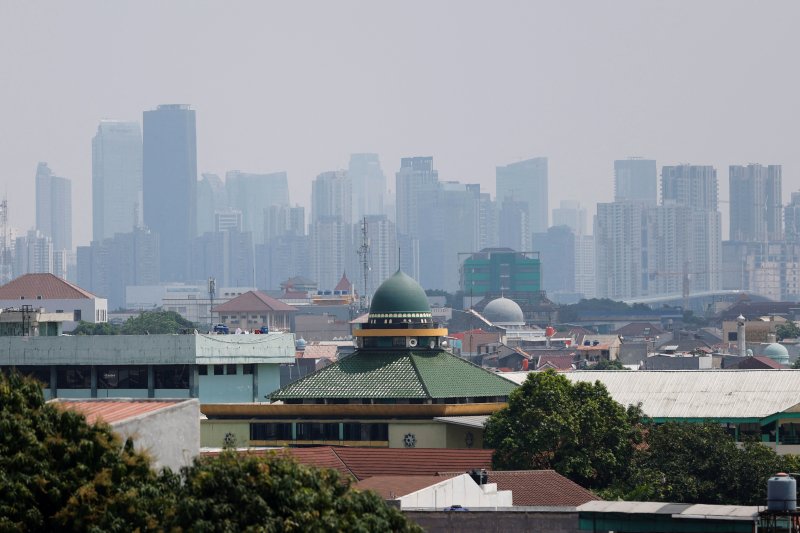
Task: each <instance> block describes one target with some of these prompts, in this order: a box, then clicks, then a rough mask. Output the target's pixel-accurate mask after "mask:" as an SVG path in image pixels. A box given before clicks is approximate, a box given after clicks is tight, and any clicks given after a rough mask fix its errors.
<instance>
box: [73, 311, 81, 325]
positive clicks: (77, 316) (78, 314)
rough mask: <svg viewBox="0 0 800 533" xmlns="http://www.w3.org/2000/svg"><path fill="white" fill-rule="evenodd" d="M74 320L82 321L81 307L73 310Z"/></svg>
mask: <svg viewBox="0 0 800 533" xmlns="http://www.w3.org/2000/svg"><path fill="white" fill-rule="evenodd" d="M72 321H73V322H80V321H81V310H80V309H75V310H74V311H73V312H72Z"/></svg>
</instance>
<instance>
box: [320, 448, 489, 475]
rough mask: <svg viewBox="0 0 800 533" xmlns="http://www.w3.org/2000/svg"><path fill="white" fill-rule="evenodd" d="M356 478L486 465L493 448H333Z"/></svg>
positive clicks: (417, 473)
mask: <svg viewBox="0 0 800 533" xmlns="http://www.w3.org/2000/svg"><path fill="white" fill-rule="evenodd" d="M334 450H335V452H336V455H338V456H339V458H340V459H341V460H342V462H344V464H346V465H347V467H348V468H349V469H350V471H351V472H353V475H354V476H355V477H356V479H359V480H361V479H366V478H368V477H372V476H378V475H403V476H432V475H434V474H436V473H438V472H453V471H458V470H463V471H466V470H471V469H473V468H490V467H491V464H492V452H493V450H448V449H443V448H334Z"/></svg>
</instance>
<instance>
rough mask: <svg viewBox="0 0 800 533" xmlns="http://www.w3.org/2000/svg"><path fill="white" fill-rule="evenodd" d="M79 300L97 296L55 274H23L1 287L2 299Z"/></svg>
mask: <svg viewBox="0 0 800 533" xmlns="http://www.w3.org/2000/svg"><path fill="white" fill-rule="evenodd" d="M40 296H41V299H42V300H78V299H94V298H96V296H95V295H94V294H92V293H90V292H89V291H85V290H83V289H81V288H80V287H78V286H77V285H73V284H72V283H70V282H68V281H66V280H63V279H61V278H59V277H58V276H56V275H53V274H23V275H22V276H20V277H18V278H16V279H12V280H11V281H9V282H8V283H6V284H5V285H3V286H2V287H0V300H21V299H22V298H23V297H24V299H25V300H33V302H32V303H33V304H34V305H35V302H36V300H37V299H38V298H39V297H40Z"/></svg>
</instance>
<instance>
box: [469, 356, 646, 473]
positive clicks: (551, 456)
mask: <svg viewBox="0 0 800 533" xmlns="http://www.w3.org/2000/svg"><path fill="white" fill-rule="evenodd" d="M641 418H642V413H641V410H640V409H639V408H638V407H629V408H628V409H625V408H624V407H623V406H622V405H620V404H619V403H617V402H615V401H614V400H613V399H612V398H611V396H609V394H608V391H607V390H606V388H605V386H604V385H603V384H601V383H600V382H596V383H586V382H579V383H575V384H573V383H570V381H569V380H568V379H567V378H566V377H564V376H563V375H561V374H557V373H555V372H553V371H546V372H532V373H530V374H529V375H528V379H526V380H525V382H524V383H523V384H522V385H521V386H520V387H519V388H517V389H516V390H515V391H513V392H512V393H511V395H510V397H509V401H508V406H507V407H506V408H504V409H502V410H500V411H498V412H496V413H494V414H493V415H492V416H491V417H489V419H488V421H487V423H486V429H485V432H484V443H485V444H486V446H487V447H490V448H494V450H495V452H494V455H493V458H492V462H493V465H494V467H495V468H496V469H498V470H528V469H554V470H556V471H557V472H559V473H560V474H562V475H564V476H566V477H568V478H570V479H572V480H573V481H575V482H577V483H579V484H581V485H583V486H585V487H589V488H604V487H607V486H610V485H611V484H613V483H617V482H620V481H621V480H624V479H626V478H627V476H628V469H629V467H630V464H631V460H632V459H633V455H634V450H635V446H636V445H637V444H638V443H639V442H641V439H642V434H641V425H640V420H641Z"/></svg>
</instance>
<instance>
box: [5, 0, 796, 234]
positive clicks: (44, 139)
mask: <svg viewBox="0 0 800 533" xmlns="http://www.w3.org/2000/svg"><path fill="white" fill-rule="evenodd" d="M799 20H800V3H798V2H796V1H794V0H791V1H784V2H753V1H751V2H737V1H730V0H725V1H703V2H677V1H676V2H665V1H658V2H649V1H643V0H634V1H625V2H622V1H618V2H606V1H603V2H597V1H585V2H568V1H564V0H558V1H552V2H533V1H523V2H499V1H485V2H480V3H478V2H464V1H453V2H433V1H430V0H429V1H421V2H414V1H402V2H393V3H389V2H374V1H364V2H338V1H337V2H334V1H325V2H280V3H273V2H264V1H253V2H243V1H237V2H199V1H196V0H192V1H173V0H170V1H168V2H164V1H162V0H158V1H129V2H108V1H106V0H103V1H97V2H82V1H75V2H63V1H52V2H44V1H42V2H39V1H37V2H26V1H21V0H20V1H12V0H0V185H2V186H3V187H4V188H5V189H6V190H7V194H8V200H9V209H10V212H11V222H12V223H13V224H14V225H16V226H17V227H19V228H20V229H23V230H24V229H27V228H29V227H31V226H32V225H33V222H34V174H35V170H36V163H37V162H38V161H40V160H42V161H48V162H49V163H50V166H51V168H52V169H53V171H54V172H55V173H57V174H58V175H61V176H65V177H68V178H71V179H72V180H73V212H74V222H73V227H74V241H75V242H76V243H77V244H85V243H87V242H88V241H89V239H90V238H91V222H90V221H91V139H92V136H93V135H94V134H95V131H96V128H97V123H98V121H99V120H100V119H101V118H116V119H128V120H138V121H141V117H142V111H143V110H146V109H152V108H155V106H157V105H158V104H162V103H189V104H191V105H192V106H193V108H194V109H196V110H197V128H198V131H197V133H198V172H217V173H220V174H224V172H225V171H227V170H231V169H240V170H244V171H250V172H272V171H278V170H287V171H288V173H289V179H290V188H291V200H292V202H299V203H301V204H304V205H308V204H309V203H310V199H309V194H310V181H311V180H312V179H313V178H314V177H315V176H316V175H317V174H318V173H320V172H322V171H325V170H331V169H336V168H343V167H346V165H347V161H348V158H349V154H350V153H351V152H361V151H375V152H378V153H379V154H380V156H381V162H382V164H383V168H384V172H385V173H386V174H387V176H388V177H389V178H390V179H389V183H390V185H391V188H392V189H394V173H395V171H396V170H397V168H398V166H399V159H400V157H403V156H412V155H433V156H434V158H435V159H434V164H435V166H436V167H437V168H438V169H439V176H440V179H443V180H457V181H464V182H479V183H481V184H482V185H483V186H485V187H486V188H488V190H490V191H491V192H492V193H494V167H495V165H498V164H506V163H508V162H511V161H515V160H519V159H523V158H528V157H534V156H547V157H549V158H550V189H551V192H550V202H551V207H552V206H555V205H557V202H558V200H559V199H577V200H580V201H581V202H582V203H584V204H591V207H592V211H593V210H594V203H596V202H598V201H610V200H611V199H612V196H613V179H612V177H613V160H614V159H619V158H624V157H627V156H629V155H636V156H645V157H651V158H655V159H656V160H657V161H658V166H659V169H660V167H661V165H663V164H674V163H679V162H691V163H696V164H713V165H715V166H716V167H717V169H718V177H719V181H720V193H721V199H722V200H727V181H728V171H727V166H728V165H729V164H740V163H747V162H762V163H780V164H783V165H784V167H783V168H784V174H783V190H784V196H785V197H786V198H787V199H788V196H789V194H790V192H791V191H793V190H797V189H798V188H800V175H799V174H798V173H800V142H798V141H800V138H799V137H800V135H798V124H800V104H798V99H799V98H800V74H798V68H800V63H798V52H799V51H800V32H798V31H797V23H798V21H799ZM721 208H722V211H723V218H724V219H727V204H721ZM724 235H725V236H726V238H727V231H726V232H725V233H724Z"/></svg>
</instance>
